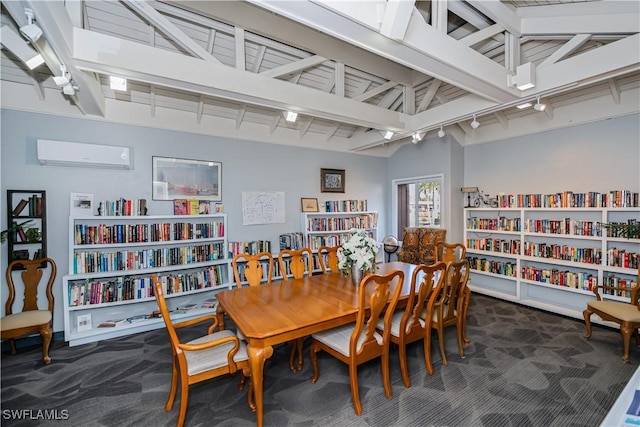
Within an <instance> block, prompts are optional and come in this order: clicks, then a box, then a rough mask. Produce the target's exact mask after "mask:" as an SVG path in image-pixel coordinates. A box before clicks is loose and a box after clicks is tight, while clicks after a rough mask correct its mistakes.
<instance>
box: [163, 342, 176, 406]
mask: <svg viewBox="0 0 640 427" xmlns="http://www.w3.org/2000/svg"><path fill="white" fill-rule="evenodd" d="M178 375H179V373H178V366H177V361H176V356H175V354H174V355H173V356H172V358H171V389H170V390H169V397H168V398H167V403H165V405H164V410H165V411H166V412H169V411H171V410H172V409H173V402H174V401H175V399H176V391H177V390H178Z"/></svg>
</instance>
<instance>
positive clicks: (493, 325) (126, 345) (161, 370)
mask: <svg viewBox="0 0 640 427" xmlns="http://www.w3.org/2000/svg"><path fill="white" fill-rule="evenodd" d="M229 323H230V322H229ZM204 329H205V328H204V327H202V328H199V329H198V330H190V331H187V332H188V334H190V335H194V334H195V336H197V335H200V334H201V333H202V332H203V331H204ZM447 332H448V333H447V338H446V345H447V356H448V359H449V366H448V367H445V366H442V364H441V363H440V355H439V351H438V349H437V345H438V343H437V338H436V337H434V338H433V345H434V348H433V360H434V367H435V374H434V375H433V376H429V375H428V374H427V373H426V370H425V368H424V360H423V356H422V345H421V344H417V343H414V344H412V345H410V346H409V348H408V355H409V368H410V373H411V381H412V386H411V388H409V389H406V388H405V387H404V386H403V385H402V380H401V378H400V369H399V364H398V356H397V349H392V352H391V381H392V385H393V396H392V397H391V398H390V399H386V398H385V397H384V392H383V389H382V378H381V374H380V364H379V361H372V362H370V363H367V364H365V365H363V366H361V367H360V368H359V381H360V396H361V400H362V406H363V415H362V416H360V417H358V416H356V415H355V413H354V411H353V406H352V402H351V393H350V388H349V376H348V371H347V368H346V365H343V364H342V363H341V362H339V361H337V360H336V359H334V358H332V357H330V356H327V355H326V354H324V353H320V360H319V364H320V378H319V380H318V382H317V383H316V384H311V383H310V382H309V378H310V377H311V375H312V370H313V369H312V368H311V364H310V363H309V356H308V351H307V347H305V366H304V369H303V370H302V371H301V372H298V373H296V374H292V373H291V372H290V371H289V369H288V354H289V347H288V346H287V345H282V346H279V347H277V348H276V351H275V352H274V355H273V356H272V357H271V359H269V360H268V361H267V363H266V365H265V380H264V384H265V425H267V426H336V427H337V426H340V427H345V426H354V427H355V426H376V427H377V426H380V427H387V426H421V427H423V426H487V427H489V426H491V427H493V426H514V427H515V426H517V427H523V426H524V427H526V426H562V427H566V426H597V425H599V424H600V422H601V421H602V420H603V419H604V417H605V415H606V413H607V411H608V410H609V408H610V407H611V406H612V405H613V403H614V401H615V399H616V398H617V396H618V394H619V393H620V391H622V389H623V388H624V386H625V384H626V382H627V381H628V380H629V378H630V377H631V376H632V374H633V373H634V371H635V369H636V368H637V367H638V361H640V349H638V348H637V347H632V351H631V363H630V364H624V363H622V360H621V355H622V342H621V339H620V335H619V333H618V331H617V330H612V329H608V328H603V327H597V326H596V327H594V331H593V336H592V338H591V340H590V341H585V340H584V339H583V338H582V336H583V335H584V332H585V328H584V325H583V323H582V322H579V321H577V320H572V319H567V318H564V317H561V316H557V315H554V314H550V313H546V312H542V311H537V310H533V309H529V308H526V307H523V306H519V305H515V304H511V303H508V302H504V301H500V300H495V299H492V298H488V297H485V296H482V295H475V294H474V296H473V298H472V304H471V306H470V308H469V320H468V336H469V338H470V339H471V344H470V345H469V346H467V347H466V355H467V356H466V358H465V359H462V358H460V356H459V355H458V354H457V345H456V342H455V329H454V328H449V329H447ZM51 357H52V358H53V361H52V363H51V364H50V365H49V366H44V365H43V364H42V361H41V359H40V352H39V349H38V348H33V349H26V350H22V351H21V352H19V353H18V355H15V356H11V355H9V354H3V355H2V420H1V423H2V425H3V426H9V425H12V426H14V425H15V426H34V425H51V426H60V425H64V426H83V427H84V426H118V427H120V426H132V427H133V426H136V427H137V426H172V425H175V422H176V419H177V410H178V402H176V404H175V406H174V409H173V411H171V412H169V413H166V412H164V409H163V408H164V403H165V400H166V397H167V392H168V389H169V384H170V379H171V372H170V369H171V360H170V353H169V347H168V341H167V337H166V332H165V331H164V330H158V331H153V332H148V333H144V334H138V335H135V336H129V337H125V338H120V339H113V340H108V341H103V342H98V343H93V344H87V345H83V346H77V347H72V348H69V347H67V346H66V345H65V344H64V343H62V342H56V343H54V345H53V349H52V350H51ZM237 384H238V380H237V378H234V379H230V378H228V377H224V378H219V379H215V380H212V381H208V382H204V383H201V384H197V385H195V386H192V387H191V392H190V396H189V408H188V411H187V419H186V425H187V426H211V425H216V426H253V425H255V419H256V418H255V414H254V413H252V412H251V411H250V410H249V408H248V406H247V404H246V388H245V390H244V391H238V390H237ZM178 397H179V396H178ZM23 409H27V410H31V412H29V413H28V414H29V415H30V416H31V417H32V418H34V417H38V416H41V417H44V416H46V414H48V415H49V416H51V415H52V414H53V415H56V414H57V415H58V416H64V414H65V413H66V414H68V419H67V420H64V421H53V420H49V421H44V420H34V419H31V420H15V419H9V418H11V416H10V414H11V412H8V411H12V410H13V411H15V410H23ZM38 410H57V413H56V412H53V411H49V412H48V413H43V412H37V411H38ZM63 411H66V412H63ZM14 414H15V412H14ZM22 414H24V412H22Z"/></svg>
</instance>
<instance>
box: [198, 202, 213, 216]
mask: <svg viewBox="0 0 640 427" xmlns="http://www.w3.org/2000/svg"><path fill="white" fill-rule="evenodd" d="M198 213H199V214H200V215H208V214H210V213H211V204H210V203H209V201H208V200H200V204H199V210H198Z"/></svg>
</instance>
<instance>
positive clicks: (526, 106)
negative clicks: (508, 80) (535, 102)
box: [518, 102, 531, 110]
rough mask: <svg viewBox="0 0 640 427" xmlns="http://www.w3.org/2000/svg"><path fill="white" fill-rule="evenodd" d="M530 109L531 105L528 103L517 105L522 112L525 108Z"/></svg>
mask: <svg viewBox="0 0 640 427" xmlns="http://www.w3.org/2000/svg"><path fill="white" fill-rule="evenodd" d="M529 107H531V103H530V102H525V103H524V104H520V105H518V108H519V109H521V110H524V109H525V108H529Z"/></svg>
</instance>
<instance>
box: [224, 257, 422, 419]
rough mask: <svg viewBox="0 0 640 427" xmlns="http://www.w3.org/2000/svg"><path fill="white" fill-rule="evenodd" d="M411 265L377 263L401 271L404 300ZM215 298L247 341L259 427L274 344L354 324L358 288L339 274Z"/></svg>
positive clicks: (379, 270) (235, 291)
mask: <svg viewBox="0 0 640 427" xmlns="http://www.w3.org/2000/svg"><path fill="white" fill-rule="evenodd" d="M415 267H416V266H415V265H413V264H408V263H404V262H389V263H384V264H378V265H377V269H376V274H386V273H389V272H391V271H394V270H401V271H402V272H403V273H404V282H403V284H402V286H403V290H402V291H401V294H400V298H401V300H402V299H405V300H406V298H407V297H408V295H409V286H410V284H411V276H412V274H413V270H414V269H415ZM216 297H217V298H218V302H219V304H218V316H219V318H220V321H221V325H224V321H223V317H224V313H227V315H228V316H229V317H230V318H231V320H232V321H233V322H234V323H235V325H236V327H237V328H238V329H239V330H240V331H241V332H242V334H243V335H244V336H245V338H246V339H247V351H248V354H249V365H250V366H251V380H252V381H253V390H254V398H255V405H256V418H257V425H258V427H262V425H263V421H264V412H263V390H262V388H263V387H262V385H263V371H264V363H265V360H267V359H268V358H269V357H271V355H272V354H273V346H274V345H276V344H282V343H286V342H289V341H292V340H295V339H297V338H301V337H305V336H308V335H311V334H313V333H316V332H319V331H324V330H327V329H331V328H335V327H337V326H341V325H344V324H347V323H350V322H355V319H356V313H357V311H358V307H357V304H358V302H357V301H358V287H357V286H354V285H353V284H352V283H351V280H350V278H349V277H345V276H344V275H343V274H340V273H333V274H319V275H313V276H310V277H305V278H302V279H289V280H285V281H281V282H274V283H272V284H270V285H263V286H249V287H241V288H236V289H232V290H227V291H222V292H219V293H218V294H217V295H216Z"/></svg>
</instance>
